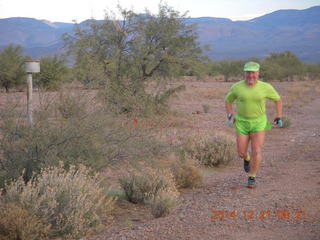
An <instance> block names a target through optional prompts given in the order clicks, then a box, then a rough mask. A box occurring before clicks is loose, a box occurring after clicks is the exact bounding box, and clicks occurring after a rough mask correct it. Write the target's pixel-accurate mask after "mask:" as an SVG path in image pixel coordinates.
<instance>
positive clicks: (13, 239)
mask: <svg viewBox="0 0 320 240" xmlns="http://www.w3.org/2000/svg"><path fill="white" fill-rule="evenodd" d="M49 231H50V225H48V224H45V223H44V222H43V220H42V219H40V218H39V217H37V216H35V215H34V214H33V213H31V212H29V211H28V210H26V209H24V208H22V207H21V206H18V205H16V204H14V203H4V202H0V239H1V240H17V239H19V240H30V239H32V240H33V239H38V240H42V239H48V236H49Z"/></svg>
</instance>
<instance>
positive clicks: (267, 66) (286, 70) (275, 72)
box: [261, 51, 305, 80]
mask: <svg viewBox="0 0 320 240" xmlns="http://www.w3.org/2000/svg"><path fill="white" fill-rule="evenodd" d="M303 74H305V69H304V65H303V63H302V62H301V61H300V60H299V58H298V57H297V56H296V55H295V54H294V53H292V52H290V51H285V52H280V53H271V54H270V56H269V57H267V58H266V59H265V60H264V61H263V65H262V68H261V77H262V78H263V79H264V80H272V79H278V80H284V79H285V80H291V79H292V78H293V76H296V75H303Z"/></svg>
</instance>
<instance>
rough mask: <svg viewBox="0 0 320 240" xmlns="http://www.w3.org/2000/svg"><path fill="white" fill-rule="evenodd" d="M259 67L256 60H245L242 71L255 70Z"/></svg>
mask: <svg viewBox="0 0 320 240" xmlns="http://www.w3.org/2000/svg"><path fill="white" fill-rule="evenodd" d="M259 69H260V65H259V63H256V62H247V63H246V64H245V65H244V68H243V71H245V72H257V71H259Z"/></svg>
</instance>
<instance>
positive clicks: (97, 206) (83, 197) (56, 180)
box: [4, 164, 113, 237]
mask: <svg viewBox="0 0 320 240" xmlns="http://www.w3.org/2000/svg"><path fill="white" fill-rule="evenodd" d="M90 172H91V171H90V169H89V168H87V167H85V166H83V165H80V166H79V168H76V167H75V166H70V168H69V170H68V171H67V170H65V169H64V168H63V165H62V164H61V165H60V166H59V167H50V168H45V169H42V170H41V172H40V174H39V175H38V176H37V178H35V179H34V180H33V181H29V182H28V183H27V184H25V181H24V180H23V179H22V178H19V179H18V180H15V181H13V182H12V183H11V184H9V185H7V186H6V191H7V194H6V195H5V197H4V198H5V201H6V202H12V203H15V204H17V205H20V206H22V207H23V208H26V209H28V210H29V211H30V212H32V213H33V214H35V215H36V216H38V217H40V218H41V219H43V221H45V222H47V223H50V224H51V225H52V230H53V233H54V235H57V236H67V237H79V236H82V235H83V234H85V233H87V232H88V231H89V230H90V228H91V227H95V226H97V225H99V224H100V222H101V220H102V218H103V216H105V214H106V211H107V210H109V209H110V208H111V207H112V203H113V199H112V198H110V197H107V189H105V188H104V187H102V179H101V178H99V176H98V175H97V174H95V175H91V174H90Z"/></svg>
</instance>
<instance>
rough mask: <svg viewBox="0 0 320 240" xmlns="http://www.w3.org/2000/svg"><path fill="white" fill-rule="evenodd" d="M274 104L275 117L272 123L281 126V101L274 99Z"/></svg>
mask: <svg viewBox="0 0 320 240" xmlns="http://www.w3.org/2000/svg"><path fill="white" fill-rule="evenodd" d="M275 105H276V112H277V113H276V114H277V115H276V118H275V119H274V121H273V122H274V124H276V125H278V127H283V122H282V119H281V118H282V101H281V99H280V100H278V101H275Z"/></svg>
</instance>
